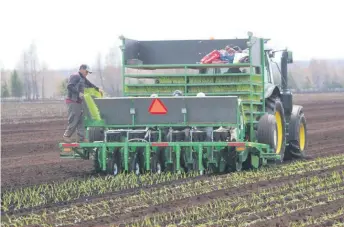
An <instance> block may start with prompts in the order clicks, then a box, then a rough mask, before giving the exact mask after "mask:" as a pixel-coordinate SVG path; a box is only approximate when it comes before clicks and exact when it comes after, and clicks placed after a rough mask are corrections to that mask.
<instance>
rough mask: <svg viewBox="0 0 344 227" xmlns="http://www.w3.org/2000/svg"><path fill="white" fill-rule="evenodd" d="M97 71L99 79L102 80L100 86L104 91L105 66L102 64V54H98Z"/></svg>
mask: <svg viewBox="0 0 344 227" xmlns="http://www.w3.org/2000/svg"><path fill="white" fill-rule="evenodd" d="M96 64H97V71H98V74H99V78H100V84H101V86H102V88H103V89H104V88H105V86H104V78H103V71H104V67H103V64H102V55H101V53H98V56H97V63H96Z"/></svg>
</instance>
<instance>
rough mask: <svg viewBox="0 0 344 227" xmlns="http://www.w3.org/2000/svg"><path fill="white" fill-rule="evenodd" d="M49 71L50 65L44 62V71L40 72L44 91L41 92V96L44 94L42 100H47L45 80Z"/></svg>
mask: <svg viewBox="0 0 344 227" xmlns="http://www.w3.org/2000/svg"><path fill="white" fill-rule="evenodd" d="M47 71H48V64H47V63H46V62H43V63H42V69H41V71H40V72H39V74H40V75H41V78H42V80H41V81H42V88H41V89H42V91H41V94H42V99H44V98H45V92H44V91H45V83H44V79H45V74H46V73H47Z"/></svg>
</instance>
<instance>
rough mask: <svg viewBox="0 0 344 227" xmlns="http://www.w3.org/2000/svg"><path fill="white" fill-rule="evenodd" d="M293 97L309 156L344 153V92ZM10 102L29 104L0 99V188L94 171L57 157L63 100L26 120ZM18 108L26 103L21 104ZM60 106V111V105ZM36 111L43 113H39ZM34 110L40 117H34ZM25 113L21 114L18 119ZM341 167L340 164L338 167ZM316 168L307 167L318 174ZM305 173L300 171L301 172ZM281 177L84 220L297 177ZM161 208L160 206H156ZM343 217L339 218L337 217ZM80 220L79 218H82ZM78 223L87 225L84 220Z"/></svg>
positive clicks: (282, 221)
mask: <svg viewBox="0 0 344 227" xmlns="http://www.w3.org/2000/svg"><path fill="white" fill-rule="evenodd" d="M294 103H295V104H299V105H303V106H304V112H305V115H306V120H307V127H308V144H309V146H308V151H307V159H310V160H312V159H315V158H317V157H322V156H330V155H335V154H343V153H344V94H341V93H338V94H307V95H306V94H302V95H296V96H295V98H294ZM9 105H28V107H27V108H29V105H30V104H6V105H2V125H1V152H2V156H1V187H2V190H5V189H8V188H13V187H21V186H27V185H32V184H41V183H45V182H51V181H63V180H65V179H68V178H75V177H76V178H80V177H84V176H90V175H93V174H94V173H93V170H92V161H81V160H61V159H60V158H59V149H58V143H59V142H60V141H61V138H62V134H63V132H64V129H65V127H66V120H65V119H64V117H65V113H64V112H63V111H64V104H63V102H61V103H54V104H51V103H49V105H46V104H44V103H40V104H35V105H36V106H35V108H32V106H30V111H35V113H33V114H32V116H33V118H32V120H28V119H29V118H28V113H27V111H26V113H25V115H24V116H23V117H22V118H20V115H19V116H18V114H17V115H16V117H15V121H13V120H11V115H10V114H9V113H8V112H6V111H13V109H15V108H13V107H11V108H10V107H9ZM52 105H53V106H54V108H55V109H56V110H58V111H57V112H56V114H55V115H54V116H55V117H54V118H52V117H51V116H52V115H51V111H49V114H44V113H47V112H45V111H43V110H44V109H45V108H46V107H47V108H51V106H52ZM20 109H25V107H23V106H22V107H21V108H20ZM61 110H63V111H61ZM37 111H38V112H40V113H42V115H41V116H40V117H39V116H38V114H37ZM37 116H38V117H37ZM21 119H25V120H21ZM337 170H343V167H339V169H338V168H337ZM320 173H321V171H320V172H314V173H310V174H309V175H318V174H320ZM303 177H304V176H303ZM294 178H295V179H293V178H282V179H278V180H276V181H274V182H259V183H254V184H250V185H247V186H245V187H244V188H240V192H239V191H238V190H237V189H236V190H234V189H231V190H226V191H222V190H219V191H214V192H212V193H211V194H209V195H202V196H198V197H192V198H188V199H185V200H180V201H179V200H177V201H173V202H171V203H168V204H167V203H166V204H160V205H158V206H152V207H151V208H149V209H142V210H140V209H139V210H137V211H135V212H133V213H131V214H125V215H122V216H117V217H112V218H106V219H101V220H98V219H96V220H95V221H92V222H85V223H83V224H85V225H87V224H92V225H94V224H100V223H101V224H108V223H113V222H117V223H121V222H122V221H124V220H127V219H128V218H131V217H134V216H135V217H139V216H141V215H147V214H150V213H156V212H167V211H171V210H175V209H177V208H180V207H181V206H186V205H192V204H199V203H205V202H206V201H208V200H210V199H213V198H215V197H218V196H225V195H228V193H229V194H233V195H234V194H235V195H245V194H247V193H252V192H254V191H255V190H256V189H257V188H264V187H271V186H273V185H279V184H281V183H286V182H289V181H294V180H296V179H297V178H298V177H297V176H295V177H294ZM342 204H343V200H338V202H337V203H333V205H332V204H330V203H325V204H323V205H322V206H319V207H317V208H316V209H312V210H311V211H309V210H304V211H302V212H301V213H300V215H298V214H290V215H285V216H283V217H279V218H274V219H271V220H270V221H264V222H262V223H261V222H259V226H288V222H289V221H290V220H293V221H295V220H302V219H303V217H302V216H304V215H309V216H316V214H319V213H322V212H323V211H325V210H331V209H336V208H338V207H340V206H343V205H342ZM158 210H159V211H158ZM341 220H342V219H341ZM81 223H82V222H81ZM83 224H82V226H85V225H83Z"/></svg>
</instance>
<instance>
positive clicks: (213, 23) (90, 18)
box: [0, 0, 344, 69]
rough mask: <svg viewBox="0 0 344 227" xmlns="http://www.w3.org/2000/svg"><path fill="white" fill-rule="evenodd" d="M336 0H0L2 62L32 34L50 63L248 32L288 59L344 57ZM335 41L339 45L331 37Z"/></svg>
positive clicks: (10, 62)
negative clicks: (125, 43)
mask: <svg viewBox="0 0 344 227" xmlns="http://www.w3.org/2000/svg"><path fill="white" fill-rule="evenodd" d="M341 4H343V3H342V1H340V0H326V1H320V0H315V1H309V0H289V1H286V0H270V1H269V0H266V1H263V0H259V1H258V0H234V1H233V0H221V1H220V0H219V1H216V0H212V1H206V0H198V1H197V0H174V1H166V0H165V1H163V0H160V1H153V0H128V1H124V0H69V1H67V0H54V1H52V0H0V29H1V33H0V67H4V68H7V69H9V68H13V67H15V65H16V64H17V63H18V61H19V58H20V55H21V53H22V51H23V49H25V48H27V47H28V46H29V45H30V43H31V42H32V41H35V43H36V45H37V48H38V54H39V58H40V60H44V61H45V62H47V64H48V66H49V68H75V67H77V66H78V65H80V64H81V63H89V64H93V63H94V62H95V57H96V54H97V52H98V51H100V52H102V53H106V51H107V50H108V49H109V48H110V47H112V46H114V45H118V36H119V35H120V34H123V35H125V36H127V37H129V38H133V39H153V40H155V39H157V40H158V39H208V38H210V37H212V36H213V37H215V38H233V37H236V36H237V37H238V38H246V34H247V31H252V32H253V33H254V34H255V35H259V36H262V37H264V38H271V39H272V40H273V41H274V42H273V43H271V44H275V45H277V46H278V47H285V46H287V47H288V48H289V49H292V50H293V52H294V59H310V58H312V57H316V58H344V45H343V44H342V43H341V42H343V40H344V32H343V29H341V23H342V22H343V21H344V16H343V14H344V12H343V6H341ZM337 43H338V46H337V45H336V44H337Z"/></svg>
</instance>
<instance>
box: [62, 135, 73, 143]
mask: <svg viewBox="0 0 344 227" xmlns="http://www.w3.org/2000/svg"><path fill="white" fill-rule="evenodd" d="M63 141H64V142H66V143H71V142H72V140H71V139H70V138H69V137H67V136H63Z"/></svg>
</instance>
